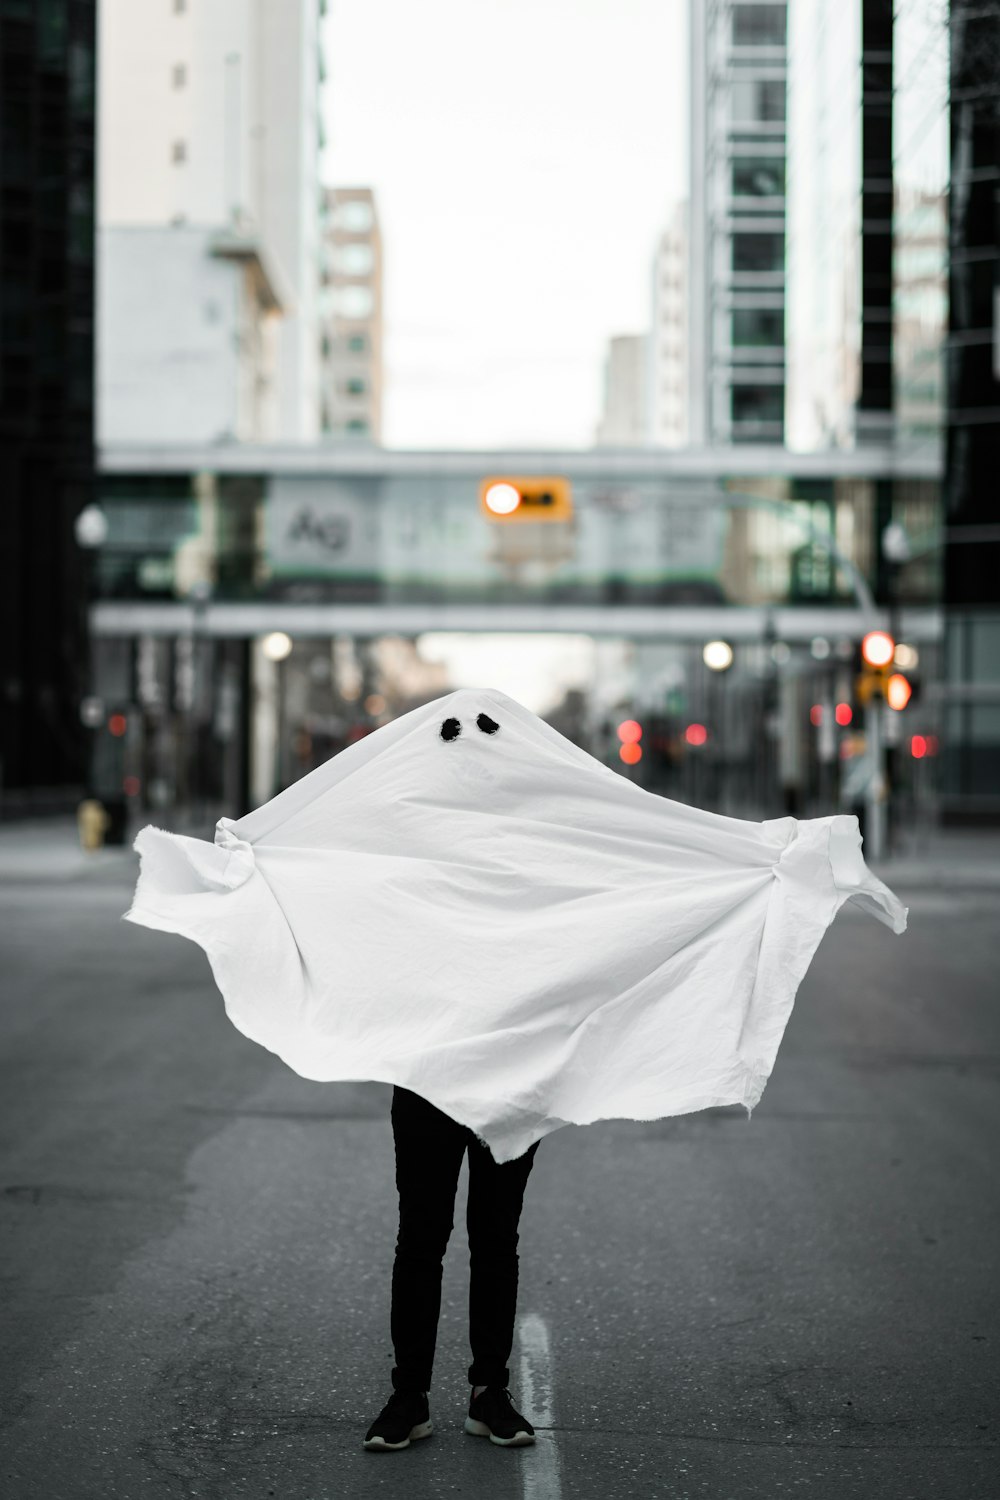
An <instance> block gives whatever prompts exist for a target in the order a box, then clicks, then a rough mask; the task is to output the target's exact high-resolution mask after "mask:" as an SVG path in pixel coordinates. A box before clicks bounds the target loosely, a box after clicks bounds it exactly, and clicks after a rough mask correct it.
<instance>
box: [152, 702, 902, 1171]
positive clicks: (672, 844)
mask: <svg viewBox="0 0 1000 1500" xmlns="http://www.w3.org/2000/svg"><path fill="white" fill-rule="evenodd" d="M449 719H451V720H457V721H458V724H459V729H458V731H457V732H456V731H455V730H454V726H451V728H450V730H449V733H451V734H452V735H453V737H452V738H445V737H443V736H442V733H441V729H442V725H443V724H444V723H445V721H446V720H449ZM480 723H482V724H483V725H484V726H485V727H480ZM489 725H493V728H492V729H489V727H488V726H489ZM134 847H135V848H136V849H137V850H138V852H139V854H140V855H141V866H140V874H139V879H138V883H137V886H136V891H135V896H134V899H133V902H132V905H131V907H130V908H129V910H128V911H127V912H125V913H124V917H125V919H126V920H128V921H130V922H136V923H139V924H141V925H143V926H146V927H153V928H159V929H161V930H163V931H166V932H176V933H179V934H180V935H181V936H183V937H186V938H189V939H191V941H192V942H195V943H198V944H200V946H201V947H203V948H204V949H205V952H206V953H207V955H208V958H209V961H210V963H211V967H212V972H213V975H214V977H215V981H216V983H217V985H218V987H219V990H220V991H221V993H222V996H223V998H224V1001H225V1005H226V1010H227V1013H228V1015H229V1017H230V1019H231V1020H232V1022H233V1024H234V1025H235V1026H236V1027H238V1029H239V1030H240V1031H242V1032H243V1033H244V1034H245V1035H246V1036H248V1037H251V1038H252V1039H253V1040H254V1041H256V1042H259V1043H260V1044H261V1045H262V1046H264V1047H267V1048H269V1049H270V1050H271V1051H273V1052H275V1053H277V1054H278V1056H279V1057H281V1058H283V1059H284V1061H285V1062H286V1063H287V1064H288V1065H289V1066H290V1067H291V1068H293V1069H294V1070H295V1071H296V1072H297V1073H299V1074H301V1075H302V1076H303V1077H305V1078H312V1079H319V1080H334V1079H338V1080H346V1079H372V1080H380V1081H382V1082H386V1083H398V1084H401V1085H402V1086H404V1087H406V1088H409V1089H412V1090H413V1091H414V1092H415V1093H418V1094H420V1095H422V1096H423V1097H424V1098H425V1099H427V1100H429V1101H430V1102H431V1103H433V1104H435V1105H437V1107H438V1108H439V1109H441V1110H443V1111H444V1112H445V1113H446V1114H448V1115H450V1116H451V1117H452V1118H453V1119H455V1120H457V1121H458V1122H459V1123H460V1124H463V1125H468V1126H469V1127H471V1129H472V1130H473V1131H475V1133H476V1134H477V1135H478V1136H479V1137H480V1138H481V1139H482V1140H483V1141H485V1142H486V1144H487V1145H488V1146H489V1148H490V1150H491V1151H492V1153H493V1156H494V1157H495V1159H496V1160H497V1161H508V1160H511V1159H512V1158H514V1157H516V1156H519V1155H521V1154H522V1153H523V1152H524V1151H526V1150H527V1148H528V1147H529V1146H530V1145H531V1144H532V1142H534V1141H536V1140H539V1139H541V1137H543V1136H544V1135H546V1134H548V1133H549V1132H550V1131H552V1130H555V1129H557V1128H558V1127H559V1126H561V1125H565V1124H576V1125H585V1124H588V1123H590V1122H592V1121H594V1120H600V1119H609V1118H624V1119H632V1120H652V1119H660V1118H663V1117H665V1116H668V1115H678V1114H686V1113H688V1112H690V1111H692V1110H698V1109H704V1108H706V1107H708V1106H710V1105H724V1104H743V1105H745V1106H746V1108H747V1109H748V1110H750V1109H752V1108H753V1106H754V1105H755V1104H756V1103H757V1101H758V1100H759V1099H760V1097H761V1094H762V1092H763V1090H764V1085H765V1083H766V1081H767V1078H768V1076H769V1074H770V1072H771V1069H772V1067H773V1065H774V1060H775V1056H776V1054H777V1050H778V1046H779V1043H780V1041H781V1037H782V1035H783V1033H784V1030H785V1026H786V1024H787V1022H788V1017H789V1015H790V1013H791V1008H792V1003H793V1001H794V998H795V993H796V990H797V989H798V986H799V984H800V982H801V980H802V978H803V976H804V974H805V972H806V969H807V968H808V966H809V964H810V962H811V960H812V957H813V955H814V953H815V951H816V949H817V947H818V945H819V942H820V939H821V938H822V936H823V933H824V932H825V931H826V928H827V927H828V926H829V924H830V923H831V922H832V921H833V918H834V917H835V916H836V914H837V912H838V911H839V910H840V908H841V906H842V905H843V904H844V902H845V901H847V900H852V899H853V900H854V901H856V902H857V903H858V904H859V905H860V906H862V907H863V908H864V909H865V910H866V911H868V912H869V913H871V914H872V915H873V916H875V917H877V918H878V919H879V920H880V921H882V922H884V923H886V925H887V926H889V927H891V928H892V929H893V931H894V932H902V931H903V930H904V929H905V927H906V915H907V914H906V908H905V907H903V906H902V905H901V904H900V902H899V901H898V900H897V898H896V897H895V896H894V895H893V893H892V892H891V891H890V890H889V889H888V887H887V886H885V885H884V884H883V883H882V881H880V880H879V879H877V878H876V876H875V875H873V874H872V872H871V871H870V870H869V869H868V868H867V866H866V865H865V863H864V859H863V858H862V854H861V837H860V834H859V831H858V822H857V819H856V818H855V817H848V816H834V817H826V818H812V819H796V818H792V817H786V818H776V819H770V820H767V821H765V822H760V823H758V822H751V821H746V820H743V819H739V818H729V817H724V816H722V815H720V814H717V813H711V812H705V811H703V810H702V809H700V808H696V807H689V806H687V805H685V804H683V803H678V802H672V801H670V800H668V799H666V798H663V797H659V796H656V795H653V794H652V793H650V792H647V791H645V790H643V789H642V788H640V787H638V786H636V785H635V784H634V783H632V782H630V781H628V780H626V779H625V778H624V777H623V776H620V775H619V774H618V773H617V772H615V771H613V770H611V769H609V768H608V767H606V766H604V765H602V764H600V762H598V761H596V760H595V759H594V758H593V756H591V755H588V754H587V753H586V751H584V750H581V749H580V748H579V747H578V746H576V745H574V744H572V743H571V742H570V741H569V740H567V739H566V738H565V737H564V736H563V735H561V734H559V733H558V732H557V731H556V730H555V729H553V728H552V727H551V726H550V725H548V724H546V723H545V722H544V720H542V719H540V718H539V717H538V716H537V715H535V714H533V713H531V712H530V710H528V709H526V708H524V707H523V706H522V705H521V704H519V703H517V702H516V701H515V700H514V699H512V698H510V697H508V696H507V695H506V694H504V693H501V692H497V691H494V690H492V689H484V690H474V689H461V690H459V691H458V692H454V693H450V694H448V695H447V696H445V697H443V698H439V699H438V700H436V701H435V702H433V703H427V704H424V705H422V706H421V707H419V708H416V709H414V710H413V711H412V712H410V713H407V714H404V715H403V716H402V717H401V718H399V719H396V720H395V721H394V722H393V723H391V724H387V725H385V726H384V727H383V728H381V729H378V730H376V731H375V732H374V733H373V734H370V735H368V736H366V737H365V738H363V739H361V740H359V741H357V742H356V743H355V744H353V745H351V746H349V747H348V748H347V749H345V750H343V751H341V752H340V753H339V754H338V755H335V756H333V757H332V758H331V759H330V760H329V761H327V762H326V763H325V764H324V765H322V766H319V767H317V768H316V770H314V771H312V772H310V773H309V774H308V775H307V776H304V777H303V778H302V779H301V780H300V781H297V782H295V783H294V784H293V785H292V786H290V787H288V788H286V790H285V791H283V792H281V793H280V794H279V795H278V796H277V797H274V798H272V800H271V801H270V802H267V803H265V804H264V805H263V806H262V807H259V808H257V810H256V811H254V812H251V813H248V814H247V816H246V817H243V818H239V819H237V820H233V819H230V818H220V819H219V822H218V825H217V827H216V833H215V842H214V844H209V843H207V842H205V841H204V840H200V839H193V838H188V837H186V836H184V835H181V834H174V833H169V832H165V831H164V830H162V829H159V828H154V827H153V826H151V825H150V826H147V827H145V828H143V829H142V830H141V831H140V832H139V834H138V835H137V836H136V839H135V842H134Z"/></svg>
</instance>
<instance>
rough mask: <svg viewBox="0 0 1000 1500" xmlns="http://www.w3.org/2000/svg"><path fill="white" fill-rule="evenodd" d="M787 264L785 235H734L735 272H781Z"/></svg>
mask: <svg viewBox="0 0 1000 1500" xmlns="http://www.w3.org/2000/svg"><path fill="white" fill-rule="evenodd" d="M784 264H785V236H784V235H783V234H745V233H744V234H734V235H733V270H734V271H747V272H765V271H780V270H782V269H783V267H784Z"/></svg>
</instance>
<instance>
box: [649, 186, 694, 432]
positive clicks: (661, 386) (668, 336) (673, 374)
mask: <svg viewBox="0 0 1000 1500" xmlns="http://www.w3.org/2000/svg"><path fill="white" fill-rule="evenodd" d="M687 287H688V264H687V205H686V204H677V205H676V206H675V208H674V210H673V213H672V214H671V217H670V221H669V223H668V225H667V227H666V229H664V231H663V233H662V234H661V235H660V239H659V242H658V244H657V247H656V254H655V255H654V257H653V291H652V299H651V301H652V314H651V317H650V336H649V341H648V347H647V351H646V353H647V392H646V394H647V411H646V431H647V437H648V440H649V442H651V443H652V444H654V446H656V447H660V448H682V447H683V446H684V444H685V443H686V442H687V435H688V398H687V305H688V291H687Z"/></svg>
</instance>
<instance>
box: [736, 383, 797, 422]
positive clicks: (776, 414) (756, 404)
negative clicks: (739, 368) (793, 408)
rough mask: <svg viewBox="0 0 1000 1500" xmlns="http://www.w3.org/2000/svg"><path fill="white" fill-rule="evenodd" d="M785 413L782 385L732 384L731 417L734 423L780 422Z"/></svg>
mask: <svg viewBox="0 0 1000 1500" xmlns="http://www.w3.org/2000/svg"><path fill="white" fill-rule="evenodd" d="M784 415H785V388H784V386H783V385H734V386H733V387H732V419H733V423H734V425H735V424H736V423H738V422H739V423H747V424H750V423H759V422H767V423H780V422H781V421H782V420H783V419H784Z"/></svg>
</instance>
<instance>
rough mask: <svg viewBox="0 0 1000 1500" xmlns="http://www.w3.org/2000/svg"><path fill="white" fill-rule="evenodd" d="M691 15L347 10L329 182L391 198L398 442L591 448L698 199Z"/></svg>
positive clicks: (498, 1)
mask: <svg viewBox="0 0 1000 1500" xmlns="http://www.w3.org/2000/svg"><path fill="white" fill-rule="evenodd" d="M684 10H685V4H684V0H331V5H330V11H329V15H328V18H327V21H326V23H325V24H326V27H327V32H326V44H327V45H326V56H327V62H328V83H327V87H326V91H325V99H326V111H327V113H326V121H327V135H328V137H329V140H328V144H327V148H326V152H325V156H324V163H323V169H324V180H325V181H327V182H329V183H332V184H334V185H336V186H343V187H348V186H371V187H372V188H374V190H375V193H376V196H377V202H378V209H379V217H380V221H381V226H382V234H383V243H384V252H385V281H384V294H385V316H386V329H385V357H386V371H385V373H386V390H385V404H384V431H383V441H384V442H385V443H386V445H387V446H390V447H398V448H437V447H441V448H449V447H451V448H478V447H483V448H489V447H505V446H517V445H522V446H526V447H558V446H567V447H589V446H590V444H591V443H592V441H593V436H594V426H595V424H596V422H597V419H598V415H599V411H600V399H601V383H602V370H603V359H604V351H605V346H606V343H607V340H608V338H609V337H610V336H611V335H612V334H615V333H635V332H641V331H643V330H644V329H645V328H646V326H647V324H648V317H649V300H650V280H651V266H652V256H653V250H654V246H655V241H656V236H657V234H658V232H659V230H660V228H661V227H662V225H663V224H664V222H665V220H666V218H667V214H668V210H669V207H670V205H671V204H672V203H673V202H674V201H675V200H676V199H677V198H678V197H680V196H681V195H682V194H683V193H684V191H685V179H686V170H687V168H686V123H685V122H686V110H687V97H686V61H685V60H686V48H687V38H686V27H685V22H684Z"/></svg>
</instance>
